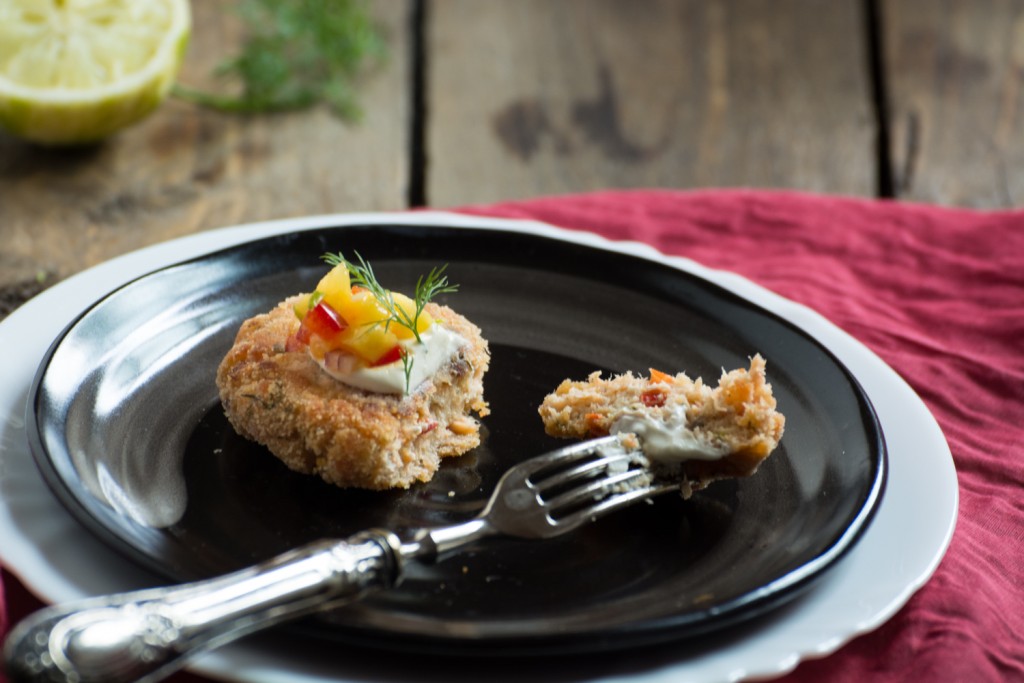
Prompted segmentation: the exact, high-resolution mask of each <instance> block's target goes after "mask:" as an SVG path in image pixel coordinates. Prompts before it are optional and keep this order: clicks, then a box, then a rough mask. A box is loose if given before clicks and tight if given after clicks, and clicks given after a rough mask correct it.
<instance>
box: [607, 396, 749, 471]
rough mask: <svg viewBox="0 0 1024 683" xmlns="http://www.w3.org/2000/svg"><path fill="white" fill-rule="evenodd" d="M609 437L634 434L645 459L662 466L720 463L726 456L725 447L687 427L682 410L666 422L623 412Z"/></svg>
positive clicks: (667, 417) (644, 413)
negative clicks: (611, 435) (696, 461)
mask: <svg viewBox="0 0 1024 683" xmlns="http://www.w3.org/2000/svg"><path fill="white" fill-rule="evenodd" d="M610 431H611V433H612V434H636V435H637V438H639V439H640V442H641V444H642V448H643V452H644V455H646V456H647V457H648V459H650V460H651V462H656V463H661V464H665V465H669V464H674V463H679V462H684V461H686V460H721V459H722V458H724V457H725V456H726V455H728V454H729V449H728V447H726V446H723V445H720V444H715V443H712V442H711V440H710V439H708V438H706V437H703V436H700V435H698V434H696V433H695V432H694V431H693V430H691V429H690V428H689V427H688V426H687V422H686V414H685V413H684V411H683V408H682V407H679V408H677V409H676V410H674V411H672V412H670V413H669V414H668V416H666V417H665V418H657V417H654V416H652V415H651V414H650V413H648V412H645V411H641V410H626V411H623V412H622V414H621V415H619V417H617V418H616V419H615V421H614V422H613V423H612V426H611V430H610Z"/></svg>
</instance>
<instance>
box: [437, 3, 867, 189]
mask: <svg viewBox="0 0 1024 683" xmlns="http://www.w3.org/2000/svg"><path fill="white" fill-rule="evenodd" d="M860 7H861V3H860V2H858V1H855V0H839V1H829V2H819V1H817V0H723V1H720V2H702V1H701V0H648V1H645V2H642V3H630V2H621V1H620V0H558V2H551V1H550V0H518V1H517V2H498V1H495V0H486V1H483V2H482V1H481V0H435V1H434V2H431V3H430V4H429V5H428V9H429V12H428V21H427V46H428V47H427V54H428V57H429V62H428V64H427V91H426V92H427V97H426V117H427V119H426V121H427V135H426V140H427V156H428V164H429V165H428V175H427V178H428V182H427V200H428V202H429V203H431V204H433V205H435V206H449V205H458V204H464V203H473V202H488V201H494V200H500V199H514V198H519V197H529V196H535V195H541V194H554V193H565V192H577V191H585V190H593V189H600V188H606V187H640V186H646V187H674V188H687V187H698V186H762V187H791V188H800V189H805V190H815V191H829V192H839V193H845V194H859V195H871V194H873V193H874V191H875V186H876V166H875V161H874V148H873V144H874V140H875V130H874V122H873V114H872V104H871V93H870V83H869V81H868V69H867V65H868V59H867V56H866V53H865V45H866V41H865V40H864V24H863V22H864V17H863V16H862V15H861V13H860Z"/></svg>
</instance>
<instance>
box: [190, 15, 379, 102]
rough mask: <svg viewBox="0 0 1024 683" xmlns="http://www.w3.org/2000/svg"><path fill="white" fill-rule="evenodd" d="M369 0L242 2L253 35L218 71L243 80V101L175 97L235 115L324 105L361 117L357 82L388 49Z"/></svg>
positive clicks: (224, 96)
mask: <svg viewBox="0 0 1024 683" xmlns="http://www.w3.org/2000/svg"><path fill="white" fill-rule="evenodd" d="M367 4H368V3H367V2H366V0H242V1H241V2H240V3H239V5H238V10H239V14H240V15H241V17H242V19H243V21H244V22H245V25H246V29H247V32H248V36H247V38H246V40H245V42H244V43H243V46H242V48H241V51H240V52H239V54H238V55H236V56H235V57H233V58H231V59H229V60H227V61H225V62H223V63H222V64H221V65H220V66H219V67H218V68H217V70H216V72H215V73H216V74H217V75H218V76H220V77H226V78H229V79H234V80H237V81H238V82H239V83H240V86H241V87H240V92H239V94H237V95H234V94H228V93H223V92H205V91H201V90H197V89H193V88H189V87H186V86H184V85H181V84H178V85H176V86H175V88H174V94H175V95H176V96H178V97H180V98H182V99H185V100H189V101H191V102H194V103H196V104H199V105H202V106H206V107H210V108H213V109H218V110H221V111H227V112H233V113H246V114H252V113H261V112H272V111H285V110H288V109H299V108H304V107H308V106H311V105H313V104H316V103H318V102H326V103H327V104H328V105H329V106H330V107H331V108H332V109H333V110H334V111H335V112H336V113H337V114H338V115H339V116H341V117H342V118H344V119H348V120H357V119H358V118H359V117H360V115H361V111H360V108H359V105H358V102H357V97H356V95H355V91H354V87H353V82H354V81H355V80H356V78H357V77H358V76H359V75H360V73H361V72H362V71H363V69H364V67H365V66H366V65H367V63H368V62H373V61H374V60H380V59H382V58H383V57H384V56H385V54H386V50H385V43H384V39H383V38H382V37H381V35H380V32H379V30H378V29H377V27H376V26H375V25H374V21H373V19H372V17H371V16H370V13H369V12H368V11H367Z"/></svg>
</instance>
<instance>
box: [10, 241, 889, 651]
mask: <svg viewBox="0 0 1024 683" xmlns="http://www.w3.org/2000/svg"><path fill="white" fill-rule="evenodd" d="M339 249H340V250H344V251H345V252H347V253H352V252H354V251H358V252H360V253H361V254H362V255H363V256H365V257H366V258H367V259H369V260H370V261H371V262H372V263H373V264H374V266H375V268H376V271H377V273H378V275H379V277H380V279H381V280H382V282H384V283H385V285H386V286H390V287H392V288H394V289H397V290H399V291H409V290H411V289H412V287H413V285H414V283H415V278H416V277H417V276H418V275H419V274H421V273H424V272H426V271H427V270H429V269H430V268H431V267H432V266H434V265H437V264H440V263H450V267H449V273H450V276H451V278H452V280H453V281H454V282H457V283H459V284H460V285H461V289H460V291H459V292H458V293H457V294H454V295H451V296H450V297H449V298H448V299H447V302H449V303H451V304H452V305H453V307H455V308H456V309H457V310H459V311H460V312H461V313H463V314H464V315H466V316H467V317H469V318H470V319H471V320H473V321H475V322H476V323H477V324H478V325H480V327H481V328H482V329H483V331H484V334H485V336H486V337H487V338H488V339H489V340H490V343H491V348H492V353H493V362H492V366H491V371H490V373H489V374H488V376H487V382H486V387H487V389H486V394H487V398H488V399H489V401H490V403H491V406H492V409H493V414H492V415H491V416H489V417H488V418H486V420H485V434H484V441H483V444H482V445H481V447H480V448H478V449H476V450H474V451H473V452H471V453H469V454H467V455H465V456H463V457H460V458H457V459H452V460H450V461H448V462H446V463H445V464H444V465H443V466H442V468H441V470H440V472H439V473H438V475H437V476H436V477H435V479H434V480H433V481H432V482H430V483H429V484H425V485H419V486H414V487H413V488H411V489H410V490H408V491H394V492H386V493H373V492H365V491H356V490H342V489H338V488H334V487H332V486H329V485H327V484H324V483H322V482H320V481H319V480H315V479H313V478H309V477H304V476H301V475H297V474H294V473H292V472H290V471H288V470H287V469H285V468H284V467H283V466H282V465H280V463H279V462H278V461H277V460H276V459H275V458H273V457H272V456H271V455H269V454H268V453H267V452H266V451H265V450H263V449H262V448H260V447H258V446H256V445H254V444H252V443H249V442H247V441H245V440H243V439H241V438H240V437H238V436H237V435H236V434H235V433H234V432H233V431H232V429H231V428H230V427H229V426H228V425H227V423H226V421H225V419H224V417H223V415H222V413H221V410H220V408H219V404H218V402H217V393H216V387H215V386H214V372H215V368H216V365H217V364H218V363H219V361H220V359H221V357H222V356H223V354H224V353H225V351H226V350H227V348H228V347H229V346H230V344H231V342H232V339H233V337H234V334H235V331H236V330H237V328H238V326H239V324H240V323H241V322H242V321H243V320H244V319H245V318H247V317H250V316H252V315H254V314H256V313H259V312H262V311H265V310H268V309H270V308H271V307H272V306H273V305H274V304H275V303H276V302H277V301H279V300H280V299H282V298H283V297H285V296H286V295H289V294H292V293H295V292H298V291H308V290H310V289H311V288H312V287H313V286H314V285H315V283H316V281H317V279H318V278H319V277H320V275H321V274H322V273H323V272H324V266H323V265H322V264H321V263H320V261H319V256H320V255H321V254H322V253H324V252H325V251H337V250H339ZM755 352H760V353H761V354H762V355H764V356H765V357H766V358H767V359H768V373H769V379H770V381H771V382H772V384H773V387H774V390H775V394H776V397H777V398H778V401H779V406H780V409H781V410H782V412H784V413H785V415H786V416H787V423H786V434H785V437H784V438H783V441H782V445H781V446H780V448H779V449H778V450H777V451H776V453H775V454H774V455H773V456H772V457H771V458H770V459H769V460H768V461H767V462H766V463H765V464H764V465H763V466H762V468H761V470H760V471H759V472H758V473H757V475H756V476H753V477H751V478H749V479H744V480H740V481H728V482H720V483H717V484H715V485H714V486H713V487H711V488H709V489H708V490H707V491H705V492H702V493H699V494H698V495H695V496H694V497H693V498H692V499H690V500H689V501H683V500H681V499H678V498H675V497H672V496H667V497H662V498H660V499H658V500H657V501H656V502H655V503H654V504H653V505H639V506H636V507H634V508H631V509H629V510H625V511H623V512H620V513H617V514H616V515H613V516H611V517H609V518H606V519H604V520H601V521H600V522H598V523H596V524H593V525H591V526H589V527H586V528H584V529H582V530H580V531H577V532H574V533H572V534H570V535H568V536H566V537H563V538H560V539H556V540H552V541H545V542H523V541H515V540H509V539H492V540H489V541H486V542H484V543H482V544H481V545H480V546H479V547H477V548H474V549H470V550H467V551H466V552H464V553H461V554H459V555H457V556H455V557H453V558H451V559H449V560H446V561H443V562H440V563H438V564H436V565H433V566H413V567H410V568H409V570H408V572H407V575H406V579H405V581H404V582H403V583H402V584H401V585H400V586H399V587H398V588H396V589H393V590H391V591H388V592H384V593H379V594H376V595H374V596H371V597H368V598H366V599H364V600H363V601H362V602H360V603H359V604H357V605H353V606H350V607H347V608H343V609H337V610H335V611H332V612H330V613H327V614H326V615H323V616H321V617H317V618H315V619H310V620H307V621H305V622H304V623H303V624H301V625H300V626H298V627H297V628H300V629H302V630H303V632H304V633H305V634H306V635H313V636H316V637H320V638H326V639H334V640H343V641H346V642H356V643H361V644H370V645H377V646H381V647H390V648H403V649H431V650H432V651H439V650H442V651H450V652H457V653H467V652H473V653H476V654H482V653H526V652H535V653H544V652H569V651H580V650H597V649H602V650H603V649H608V648H611V647H626V646H632V645H636V644H641V643H643V644H646V643H653V642H658V641H662V640H666V639H670V638H683V637H687V636H692V635H696V634H699V633H704V632H707V631H709V630H712V629H716V628H720V627H723V626H725V625H728V624H731V623H735V622H736V621H738V620H741V619H746V618H750V617H752V616H754V615H757V614H760V613H762V612H764V611H765V610H767V609H769V608H772V607H776V606H778V605H780V604H782V603H783V602H785V601H786V600H789V599H791V598H793V597H794V596H796V595H797V594H798V593H799V592H800V591H801V590H802V589H805V588H807V587H808V586H810V585H811V584H812V582H813V581H814V580H815V579H817V578H818V577H820V576H821V575H822V573H823V572H824V571H825V570H826V569H827V568H828V567H830V566H831V565H833V564H834V563H835V561H836V560H837V559H838V558H839V557H840V556H841V555H842V554H843V553H844V552H845V551H847V550H848V549H849V548H850V547H851V546H852V544H853V543H854V542H855V541H856V539H857V538H858V537H859V535H860V533H861V532H862V531H863V530H864V528H865V526H866V525H867V523H868V521H869V519H870V518H871V515H872V513H873V511H874V509H875V507H876V506H877V504H878V502H879V499H880V497H881V492H882V489H883V485H884V472H885V448H884V442H883V439H882V434H881V431H880V428H879V425H878V423H877V421H876V419H875V416H874V413H873V410H872V407H871V405H870V403H869V401H868V400H867V397H866V396H865V395H864V393H863V392H862V391H861V389H860V387H859V385H858V384H857V382H856V380H855V379H854V378H853V377H851V376H850V374H849V373H848V372H847V371H846V370H845V368H844V367H842V366H841V364H840V363H839V362H837V360H836V359H835V358H834V357H833V356H832V355H831V354H830V353H829V352H828V351H827V350H826V349H824V348H823V347H822V346H821V345H820V344H818V343H817V342H816V341H815V340H814V339H811V338H809V337H808V336H806V335H805V334H804V333H802V332H801V331H800V330H798V329H797V328H795V327H794V326H792V325H791V324H789V323H787V322H786V321H784V320H781V319H779V318H778V317H776V316H774V315H772V314H770V313H768V312H766V311H765V310H763V309H761V308H759V307H757V306H755V305H753V304H751V303H750V302H748V301H746V300H744V299H741V298H739V297H737V296H735V295H732V294H730V293H728V292H726V291H725V290H723V289H721V288H719V287H717V286H715V285H712V284H710V283H708V282H707V281H705V280H703V279H701V278H698V277H695V276H692V275H690V274H687V273H685V272H681V271H679V270H677V269H675V268H672V267H670V266H668V265H666V264H663V263H660V262H657V261H652V260H648V259H644V258H639V257H636V256H632V255H627V254H623V253H619V252H616V251H612V250H606V249H601V248H596V247H591V246H583V245H581V244H578V243H575V242H572V241H563V240H559V239H554V238H550V237H546V236H540V235H537V234H532V233H521V232H516V231H501V230H484V229H466V228H448V227H421V226H403V225H387V226H382V225H374V226H353V227H344V228H331V227H325V228H323V229H317V230H313V231H308V232H301V233H296V234H287V235H282V236H279V237H273V238H268V239H263V240H259V241H256V242H251V243H247V244H243V245H241V246H238V247H234V248H231V249H228V250H225V251H221V252H218V253H214V254H211V255H208V256H204V257H201V258H199V259H196V260H193V261H189V262H186V263H182V264H179V265H175V266H171V267H168V268H165V269H162V270H159V271H157V272H155V273H152V274H150V275H147V276H145V277H142V278H140V279H139V280H137V281H134V282H132V283H130V284H128V285H126V286H124V287H122V288H121V289H118V290H117V291H115V292H113V293H112V294H110V295H109V296H107V297H106V298H104V299H103V300H101V301H100V302H98V303H97V304H96V305H95V306H94V307H92V308H91V309H90V310H88V311H87V312H86V313H85V314H83V316H82V317H81V318H80V319H78V320H77V321H76V322H74V323H73V324H72V325H71V326H70V327H69V328H68V329H67V330H66V331H65V333H64V334H63V335H62V337H61V338H60V339H58V340H57V341H56V342H55V344H54V346H53V347H52V348H51V350H50V352H49V353H48V355H47V358H46V359H45V360H44V362H43V364H42V365H41V367H40V370H39V373H38V375H37V377H36V382H35V386H34V389H33V397H34V399H33V401H32V403H31V405H30V408H29V415H28V418H29V422H30V423H31V424H30V428H29V433H30V435H31V439H32V450H33V453H34V455H35V457H36V460H37V462H38V464H39V466H40V468H41V470H42V472H43V474H44V476H45V478H46V480H47V481H48V483H49V484H50V486H51V488H53V490H54V491H55V493H56V495H57V496H58V498H59V499H60V500H61V501H62V502H63V503H64V505H66V506H67V507H68V508H69V509H70V510H71V512H72V513H73V514H74V515H75V516H76V517H77V518H78V519H79V520H80V521H81V522H82V523H83V524H84V525H85V526H86V527H88V528H89V529H91V530H92V531H93V532H95V533H96V534H97V535H98V536H100V537H101V538H102V539H104V540H105V541H107V542H109V543H110V544H111V545H113V546H114V547H115V548H117V549H119V550H120V551H122V552H124V553H125V554H126V555H127V556H128V557H130V558H131V559H132V560H134V561H136V562H138V563H140V564H142V565H144V566H146V567H148V568H149V569H151V570H153V571H155V572H157V573H158V574H160V575H162V576H164V577H166V578H167V579H170V580H173V581H183V580H189V579H195V578H199V577H207V576H211V575H215V574H219V573H223V572H227V571H229V570H233V569H236V568H239V567H242V566H245V565H248V564H251V563H253V562H256V561H258V560H262V559H265V558H268V557H271V556H273V555H275V554H277V553H280V552H282V551H285V550H287V549H289V548H292V547H295V546H297V545H300V544H302V543H305V542H307V541H312V540H315V539H319V538H322V537H343V536H347V535H349V534H351V533H354V532H356V531H359V530H361V529H364V528H367V527H388V528H392V529H395V530H399V531H401V530H402V529H407V528H412V527H418V526H423V525H436V524H445V523H450V522H456V521H462V520H464V519H467V518H468V517H470V516H472V515H473V513H474V512H475V511H476V510H478V509H479V507H480V506H481V504H482V502H483V501H484V500H485V498H486V497H487V495H488V493H489V492H490V491H491V489H492V487H493V486H494V484H495V482H496V481H497V479H498V477H499V476H500V475H501V473H502V472H503V471H504V470H505V469H506V468H508V467H509V466H510V465H512V464H514V463H516V462H518V461H520V460H522V459H524V458H527V457H530V456H532V455H536V454H539V453H542V452H545V451H547V450H550V449H552V448H555V447H558V446H560V445H564V443H563V442H559V441H556V440H554V439H551V438H550V437H547V436H545V434H544V431H543V428H542V425H541V422H540V419H539V417H538V416H537V413H536V410H537V406H538V405H539V403H540V402H541V399H542V398H543V396H544V395H545V394H546V393H547V392H549V391H550V390H551V389H552V388H554V387H555V386H556V385H557V384H558V383H559V382H560V381H561V380H562V379H564V378H566V377H572V378H583V377H584V376H585V375H586V374H588V373H589V372H590V371H592V370H594V369H602V370H605V371H610V372H622V371H625V370H634V371H638V372H646V371H647V369H648V368H650V367H654V368H658V369H661V370H665V371H676V370H686V371H687V372H688V373H689V374H690V375H691V376H698V375H699V376H703V377H705V378H706V379H707V380H709V381H715V380H717V378H718V375H719V374H720V373H721V370H722V368H726V369H731V368H734V367H740V366H745V365H746V364H747V362H748V358H749V357H750V356H751V355H753V354H754V353H755ZM186 501H187V502H186ZM179 513H181V516H180V519H177V520H176V521H174V520H175V518H176V517H177V516H178V514H179ZM170 521H173V523H171V524H170V525H166V526H161V525H162V524H166V523H167V522H170Z"/></svg>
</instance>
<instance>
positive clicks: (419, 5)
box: [406, 0, 428, 208]
mask: <svg viewBox="0 0 1024 683" xmlns="http://www.w3.org/2000/svg"><path fill="white" fill-rule="evenodd" d="M427 4H428V0H412V12H411V16H410V22H409V38H410V41H409V42H410V46H411V48H410V50H409V53H410V54H409V59H410V60H411V62H412V64H411V65H410V74H411V80H412V83H411V84H410V90H411V104H410V116H409V186H408V196H407V198H406V201H407V203H408V205H409V207H410V208H414V207H421V206H426V205H427V147H426V133H427V105H426V103H427V47H426V36H427V12H428V9H427Z"/></svg>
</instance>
